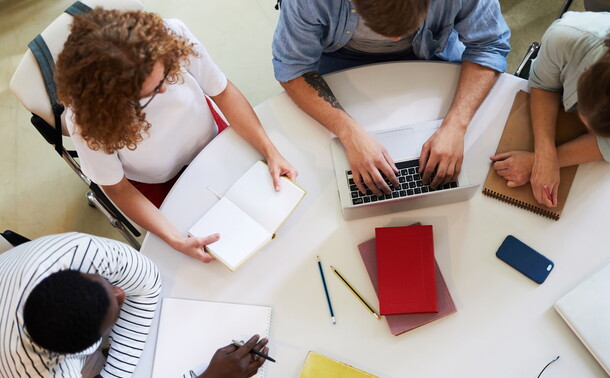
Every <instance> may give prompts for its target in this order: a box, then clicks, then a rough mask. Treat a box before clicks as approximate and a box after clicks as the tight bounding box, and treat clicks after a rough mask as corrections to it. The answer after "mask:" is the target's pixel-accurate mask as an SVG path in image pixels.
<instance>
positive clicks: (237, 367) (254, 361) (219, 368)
mask: <svg viewBox="0 0 610 378" xmlns="http://www.w3.org/2000/svg"><path fill="white" fill-rule="evenodd" d="M258 338H259V336H258V335H254V336H252V337H251V338H250V340H248V341H247V342H246V343H245V344H244V345H243V346H241V347H239V348H238V347H236V346H235V345H233V344H230V345H227V346H226V347H222V348H220V349H218V350H217V351H216V353H214V356H213V357H212V360H211V361H210V365H209V366H208V368H207V369H206V371H204V372H203V374H201V375H200V376H199V378H221V377H222V378H224V377H231V378H245V377H251V376H253V375H255V374H256V372H257V371H258V368H260V367H261V366H262V365H263V363H264V362H265V359H264V358H262V357H259V356H257V355H255V354H253V353H250V351H251V350H252V349H254V350H257V351H259V352H262V353H263V354H268V353H269V348H267V347H265V345H266V344H267V339H260V340H259V339H258Z"/></svg>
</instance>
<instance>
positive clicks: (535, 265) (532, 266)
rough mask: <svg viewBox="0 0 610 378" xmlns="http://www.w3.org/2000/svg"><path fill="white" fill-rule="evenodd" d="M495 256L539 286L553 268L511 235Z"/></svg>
mask: <svg viewBox="0 0 610 378" xmlns="http://www.w3.org/2000/svg"><path fill="white" fill-rule="evenodd" d="M496 256H497V257H498V258H499V259H500V260H502V261H504V262H505V263H507V264H508V265H510V266H512V267H513V268H515V269H517V270H518V271H519V272H521V273H523V274H524V275H525V276H526V277H528V278H529V279H531V280H533V281H534V282H537V283H539V284H541V283H543V282H544V280H546V278H547V277H548V276H549V274H550V273H551V270H553V268H554V267H555V264H553V262H552V261H551V260H549V259H547V258H546V257H544V256H543V255H541V254H540V253H539V252H537V251H535V250H534V249H532V248H531V247H530V246H528V245H527V244H525V243H523V242H522V241H521V240H519V239H517V238H516V237H514V236H512V235H508V236H507V237H506V239H504V241H503V242H502V245H500V248H498V252H496Z"/></svg>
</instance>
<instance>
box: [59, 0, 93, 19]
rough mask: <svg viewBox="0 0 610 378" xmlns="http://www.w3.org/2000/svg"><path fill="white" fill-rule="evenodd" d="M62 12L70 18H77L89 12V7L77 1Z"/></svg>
mask: <svg viewBox="0 0 610 378" xmlns="http://www.w3.org/2000/svg"><path fill="white" fill-rule="evenodd" d="M64 12H66V13H67V14H69V15H70V16H72V17H74V16H78V15H81V14H86V13H89V12H91V7H90V6H88V5H87V4H85V3H81V2H80V1H77V2H75V3H74V4H72V5H70V6H69V7H68V9H66V10H65V11H64Z"/></svg>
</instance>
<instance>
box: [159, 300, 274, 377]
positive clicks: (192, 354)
mask: <svg viewBox="0 0 610 378" xmlns="http://www.w3.org/2000/svg"><path fill="white" fill-rule="evenodd" d="M270 325H271V307H268V306H256V305H246V304H235V303H222V302H209V301H197V300H190V299H177V298H163V303H162V305H161V317H160V319H159V330H158V332H157V344H156V347H155V360H154V363H153V370H152V378H174V377H182V376H183V374H185V373H188V372H189V370H192V371H193V372H194V373H196V374H197V375H199V374H201V373H203V372H204V371H205V369H207V367H208V363H209V362H210V359H211V358H212V356H213V355H214V353H216V350H218V349H219V348H222V347H225V346H227V345H229V344H231V340H233V339H235V340H244V341H247V340H248V339H249V338H250V337H252V335H254V334H258V335H260V337H261V338H262V337H269V327H270ZM265 366H266V364H264V365H263V366H262V367H261V368H260V369H259V370H258V373H257V374H256V375H255V377H257V378H261V377H263V376H264V375H265ZM186 376H187V377H188V375H186Z"/></svg>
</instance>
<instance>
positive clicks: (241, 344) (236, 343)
mask: <svg viewBox="0 0 610 378" xmlns="http://www.w3.org/2000/svg"><path fill="white" fill-rule="evenodd" d="M244 344H245V343H244V342H243V341H239V340H233V345H235V346H236V347H238V348H241V347H242V346H244ZM250 353H254V354H256V355H257V356H260V357H262V358H264V359H265V360H269V361H271V362H275V360H274V359H273V358H271V357H269V356H267V355H266V354H264V353H261V352H259V351H258V350H254V349H251V350H250Z"/></svg>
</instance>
